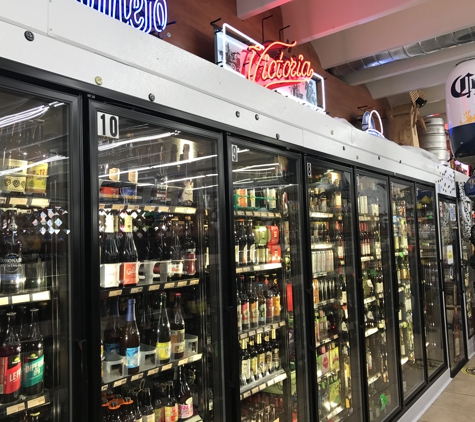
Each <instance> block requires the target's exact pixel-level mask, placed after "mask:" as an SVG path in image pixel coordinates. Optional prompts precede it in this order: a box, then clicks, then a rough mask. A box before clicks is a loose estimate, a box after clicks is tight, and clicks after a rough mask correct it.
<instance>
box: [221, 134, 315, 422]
mask: <svg viewBox="0 0 475 422" xmlns="http://www.w3.org/2000/svg"><path fill="white" fill-rule="evenodd" d="M231 144H232V145H231V158H232V167H231V169H230V183H231V184H232V194H233V216H234V245H235V253H234V257H233V258H234V265H235V277H236V279H235V283H234V285H235V287H236V290H235V303H236V307H235V312H236V317H237V318H236V319H232V320H234V321H237V329H236V331H235V332H236V333H237V338H236V339H235V340H234V341H235V347H236V349H240V350H241V353H240V355H239V356H235V359H237V360H238V362H237V363H238V365H237V366H239V379H240V389H239V407H238V412H237V414H236V415H235V416H236V420H241V421H247V422H257V421H271V422H273V421H288V422H290V421H297V420H301V421H305V420H309V415H308V413H307V412H308V406H307V405H306V403H304V401H302V400H303V398H304V397H306V394H307V392H306V391H303V388H304V387H301V386H302V385H305V384H304V383H301V382H299V381H301V380H304V379H305V372H304V370H302V365H305V359H306V357H305V356H304V355H303V354H304V350H305V348H304V347H303V345H302V343H301V342H302V336H303V335H304V334H303V333H304V325H303V324H301V321H302V318H303V316H302V312H303V307H302V298H303V295H302V287H303V282H302V275H301V263H300V260H301V258H300V254H301V251H300V239H301V235H300V224H299V223H300V214H299V211H300V207H299V205H298V204H299V203H300V201H299V174H298V173H297V172H296V169H298V168H299V166H298V165H297V160H296V159H295V158H293V157H290V156H284V155H281V154H280V153H278V152H276V151H275V150H270V149H269V150H266V149H258V148H255V146H253V145H251V144H247V143H243V142H240V141H238V140H235V139H231ZM232 332H233V331H232ZM300 371H302V372H300Z"/></svg>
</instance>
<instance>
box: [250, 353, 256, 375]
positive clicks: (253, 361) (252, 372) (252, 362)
mask: <svg viewBox="0 0 475 422" xmlns="http://www.w3.org/2000/svg"><path fill="white" fill-rule="evenodd" d="M250 369H251V375H252V376H253V377H254V378H258V372H257V356H254V357H252V358H251V365H250Z"/></svg>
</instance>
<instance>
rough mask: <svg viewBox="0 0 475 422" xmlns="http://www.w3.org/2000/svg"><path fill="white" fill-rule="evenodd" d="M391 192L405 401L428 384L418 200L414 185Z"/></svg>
mask: <svg viewBox="0 0 475 422" xmlns="http://www.w3.org/2000/svg"><path fill="white" fill-rule="evenodd" d="M391 191H392V192H391V194H392V203H391V205H392V216H393V233H394V253H395V263H396V270H397V273H396V274H397V283H398V284H397V285H398V300H399V303H398V304H397V309H398V322H399V345H400V351H401V373H402V387H403V388H402V391H403V395H404V399H405V400H406V399H407V398H408V397H409V396H410V395H411V394H412V393H413V392H414V391H416V390H417V388H418V387H420V386H421V385H422V384H423V383H424V380H425V374H424V366H423V365H422V362H424V355H423V337H422V321H421V315H420V309H419V308H420V307H419V306H418V304H419V303H420V302H419V297H420V296H419V288H418V277H417V243H416V221H415V218H416V212H415V198H414V188H413V186H412V185H408V184H405V183H397V182H392V183H391Z"/></svg>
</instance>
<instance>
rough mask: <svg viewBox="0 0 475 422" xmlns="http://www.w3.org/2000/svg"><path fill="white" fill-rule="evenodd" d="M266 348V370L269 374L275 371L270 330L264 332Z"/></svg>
mask: <svg viewBox="0 0 475 422" xmlns="http://www.w3.org/2000/svg"><path fill="white" fill-rule="evenodd" d="M263 347H264V350H265V353H266V371H267V373H268V374H272V372H274V364H273V362H272V342H271V341H270V332H269V331H267V332H266V333H265V334H264V346H263Z"/></svg>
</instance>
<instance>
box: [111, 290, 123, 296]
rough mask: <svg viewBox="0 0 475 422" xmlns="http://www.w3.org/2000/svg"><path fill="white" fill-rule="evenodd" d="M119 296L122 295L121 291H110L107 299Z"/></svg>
mask: <svg viewBox="0 0 475 422" xmlns="http://www.w3.org/2000/svg"><path fill="white" fill-rule="evenodd" d="M121 294H122V290H112V291H110V292H109V297H113V296H120V295H121Z"/></svg>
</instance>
